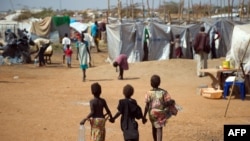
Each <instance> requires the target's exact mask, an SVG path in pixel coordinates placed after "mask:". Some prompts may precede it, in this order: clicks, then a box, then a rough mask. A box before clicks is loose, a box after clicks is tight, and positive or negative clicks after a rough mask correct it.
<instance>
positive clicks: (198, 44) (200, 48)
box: [194, 26, 210, 77]
mask: <svg viewBox="0 0 250 141" xmlns="http://www.w3.org/2000/svg"><path fill="white" fill-rule="evenodd" d="M194 51H195V54H196V59H197V72H196V73H197V76H199V77H203V76H205V74H204V72H200V70H201V69H206V68H207V59H208V54H209V52H210V45H209V35H208V34H207V33H206V32H205V27H203V26H202V27H201V28H200V32H199V33H198V34H197V35H196V37H195V39H194Z"/></svg>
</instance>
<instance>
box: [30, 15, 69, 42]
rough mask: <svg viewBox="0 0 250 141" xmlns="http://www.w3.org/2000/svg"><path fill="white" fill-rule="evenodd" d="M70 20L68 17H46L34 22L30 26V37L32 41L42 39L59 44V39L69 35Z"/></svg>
mask: <svg viewBox="0 0 250 141" xmlns="http://www.w3.org/2000/svg"><path fill="white" fill-rule="evenodd" d="M69 24H70V18H69V17H68V16H54V17H46V18H44V19H42V20H40V21H34V22H32V25H31V29H30V32H31V35H32V37H33V38H34V39H36V38H39V37H42V38H47V39H50V40H51V41H53V42H60V39H61V38H62V37H64V34H65V33H67V34H68V35H70V26H69Z"/></svg>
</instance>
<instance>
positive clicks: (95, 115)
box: [80, 83, 112, 141]
mask: <svg viewBox="0 0 250 141" xmlns="http://www.w3.org/2000/svg"><path fill="white" fill-rule="evenodd" d="M91 92H92V94H93V95H94V98H93V99H91V100H90V102H89V103H90V110H91V111H90V113H89V114H88V115H87V117H86V118H84V119H82V121H81V122H80V125H84V124H85V122H86V121H87V120H89V121H90V124H91V139H90V140H91V141H105V135H106V129H105V122H106V120H107V118H106V117H105V116H106V115H108V116H109V117H110V118H112V114H111V112H110V110H109V107H108V105H107V102H106V100H105V99H103V98H101V97H100V95H101V93H102V89H101V85H100V84H99V83H93V84H92V85H91ZM104 109H105V111H106V114H104Z"/></svg>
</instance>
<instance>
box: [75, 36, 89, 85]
mask: <svg viewBox="0 0 250 141" xmlns="http://www.w3.org/2000/svg"><path fill="white" fill-rule="evenodd" d="M78 59H79V63H80V68H81V69H82V73H83V81H85V79H86V69H88V68H89V66H88V62H90V61H91V56H90V51H89V47H88V42H87V41H85V40H84V34H82V38H80V39H79V54H78Z"/></svg>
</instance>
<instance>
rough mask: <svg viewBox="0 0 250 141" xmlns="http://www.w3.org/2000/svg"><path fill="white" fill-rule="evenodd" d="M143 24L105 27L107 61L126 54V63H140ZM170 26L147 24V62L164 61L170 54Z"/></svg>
mask: <svg viewBox="0 0 250 141" xmlns="http://www.w3.org/2000/svg"><path fill="white" fill-rule="evenodd" d="M144 28H145V25H144V23H141V22H138V23H124V24H119V23H118V24H108V25H107V35H108V36H107V40H108V41H107V42H108V53H109V56H108V61H109V62H112V61H113V60H114V59H115V58H116V57H117V56H118V55H119V54H127V56H128V62H130V63H132V62H140V61H141V60H142V58H143V55H144V52H143V41H144ZM170 29H171V28H170V26H168V25H163V24H158V23H149V24H148V31H149V34H150V37H149V45H148V48H149V54H148V58H149V60H166V59H169V58H170V57H169V54H170V39H171V33H170Z"/></svg>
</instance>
